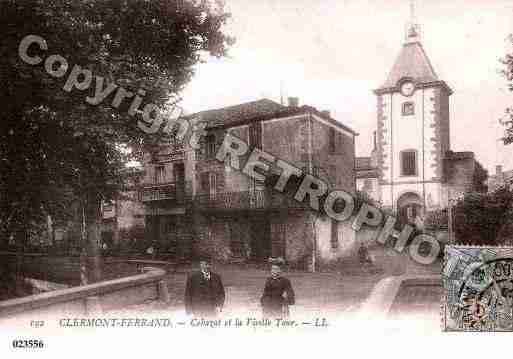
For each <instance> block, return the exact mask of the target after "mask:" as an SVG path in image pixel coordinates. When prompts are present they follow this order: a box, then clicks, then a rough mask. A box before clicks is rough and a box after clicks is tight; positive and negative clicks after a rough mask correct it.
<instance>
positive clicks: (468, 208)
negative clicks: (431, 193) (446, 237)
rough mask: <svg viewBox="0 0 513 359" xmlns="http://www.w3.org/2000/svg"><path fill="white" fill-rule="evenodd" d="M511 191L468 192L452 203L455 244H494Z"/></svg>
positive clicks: (512, 197)
mask: <svg viewBox="0 0 513 359" xmlns="http://www.w3.org/2000/svg"><path fill="white" fill-rule="evenodd" d="M512 205H513V192H512V191H511V190H510V189H509V188H506V187H503V188H499V189H498V190H496V191H495V192H492V193H487V194H483V193H476V192H473V193H469V194H467V195H465V197H464V198H463V199H461V200H460V201H458V203H457V204H456V205H455V206H454V232H455V235H456V239H457V242H458V243H459V244H473V245H498V244H500V243H498V242H499V241H500V239H499V236H498V234H499V231H500V230H501V228H502V227H503V226H504V225H505V224H507V222H508V221H509V220H510V217H509V215H508V213H509V211H510V210H511V208H512Z"/></svg>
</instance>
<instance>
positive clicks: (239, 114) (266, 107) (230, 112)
mask: <svg viewBox="0 0 513 359" xmlns="http://www.w3.org/2000/svg"><path fill="white" fill-rule="evenodd" d="M306 113H314V114H315V115H317V116H319V117H322V118H323V119H324V120H326V121H328V122H330V123H332V124H333V125H335V126H337V127H340V128H342V129H344V130H346V131H349V132H351V133H352V134H354V135H358V134H357V133H356V132H355V131H354V130H353V129H351V128H349V127H348V126H346V125H344V124H342V123H340V122H338V121H337V120H335V119H333V118H332V117H331V116H330V115H328V114H326V113H323V112H321V111H319V110H317V109H316V108H315V107H312V106H306V105H305V106H284V105H281V104H279V103H277V102H274V101H272V100H269V99H266V98H264V99H261V100H257V101H251V102H246V103H242V104H239V105H235V106H228V107H223V108H219V109H213V110H206V111H201V112H197V113H194V114H192V115H189V116H187V117H191V118H192V117H198V118H200V119H201V121H206V122H207V123H208V125H207V127H209V128H212V127H233V126H238V125H242V124H247V123H251V122H255V121H262V120H268V119H273V118H280V117H287V116H293V115H300V114H306Z"/></svg>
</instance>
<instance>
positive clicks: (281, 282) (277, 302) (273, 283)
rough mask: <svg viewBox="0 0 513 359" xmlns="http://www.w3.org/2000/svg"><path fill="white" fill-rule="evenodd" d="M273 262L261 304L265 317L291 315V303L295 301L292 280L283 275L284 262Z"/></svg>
mask: <svg viewBox="0 0 513 359" xmlns="http://www.w3.org/2000/svg"><path fill="white" fill-rule="evenodd" d="M272 263H273V264H272V265H271V276H270V277H269V278H267V280H266V282H265V287H264V294H263V295H262V298H261V299H260V304H261V305H262V311H263V315H264V317H267V318H269V317H272V318H285V317H287V316H288V315H289V305H293V304H294V303H295V295H294V290H293V289H292V285H291V284H290V280H288V279H287V278H285V277H283V276H282V275H281V267H280V264H282V263H280V262H272Z"/></svg>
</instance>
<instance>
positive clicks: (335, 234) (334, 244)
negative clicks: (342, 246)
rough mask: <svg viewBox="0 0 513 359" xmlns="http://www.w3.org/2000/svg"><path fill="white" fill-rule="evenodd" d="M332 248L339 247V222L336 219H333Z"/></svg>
mask: <svg viewBox="0 0 513 359" xmlns="http://www.w3.org/2000/svg"><path fill="white" fill-rule="evenodd" d="M330 244H331V249H337V248H338V222H337V221H335V220H334V219H332V220H331V241H330Z"/></svg>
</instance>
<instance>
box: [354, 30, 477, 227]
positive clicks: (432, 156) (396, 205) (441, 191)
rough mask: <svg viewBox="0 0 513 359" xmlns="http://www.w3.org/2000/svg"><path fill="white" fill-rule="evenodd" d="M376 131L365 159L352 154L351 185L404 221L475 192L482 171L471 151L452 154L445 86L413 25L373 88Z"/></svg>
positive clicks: (418, 31) (447, 99)
mask: <svg viewBox="0 0 513 359" xmlns="http://www.w3.org/2000/svg"><path fill="white" fill-rule="evenodd" d="M374 94H375V95H376V98H377V129H376V132H375V138H374V149H373V151H372V154H371V156H370V157H361V158H357V167H356V170H357V178H358V179H357V187H358V189H359V190H362V191H365V192H367V193H368V194H369V195H370V196H371V197H372V198H374V199H375V200H377V201H379V202H381V204H382V205H383V206H384V207H387V208H391V209H393V210H394V211H396V212H397V213H398V215H399V216H400V217H404V218H405V219H407V220H408V221H410V222H414V220H415V218H417V217H421V216H423V214H424V213H425V212H426V211H432V210H437V209H440V208H445V207H447V204H448V201H449V198H454V197H458V196H460V195H462V194H463V193H465V192H467V191H472V190H475V188H474V187H473V185H474V184H475V181H474V180H476V179H477V178H476V175H475V172H476V171H479V170H481V171H483V170H482V168H481V167H480V165H479V164H478V163H477V161H476V160H475V158H474V154H473V153H472V152H452V151H451V143H450V116H449V99H450V96H451V94H452V90H451V88H450V87H449V86H448V85H447V83H446V82H445V81H443V80H442V79H440V78H439V77H438V76H437V74H436V73H435V71H434V69H433V66H432V65H431V62H430V60H429V58H428V57H427V55H426V52H425V50H424V48H423V46H422V43H421V41H420V29H419V26H418V25H416V24H414V23H412V24H410V25H409V27H408V30H407V33H406V39H405V42H404V44H403V47H402V49H401V51H400V52H399V55H398V57H397V59H396V61H395V63H394V65H393V67H392V69H391V71H390V73H389V74H388V77H387V78H386V80H385V82H384V83H383V84H382V85H381V86H380V87H379V88H378V89H376V90H374Z"/></svg>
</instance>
